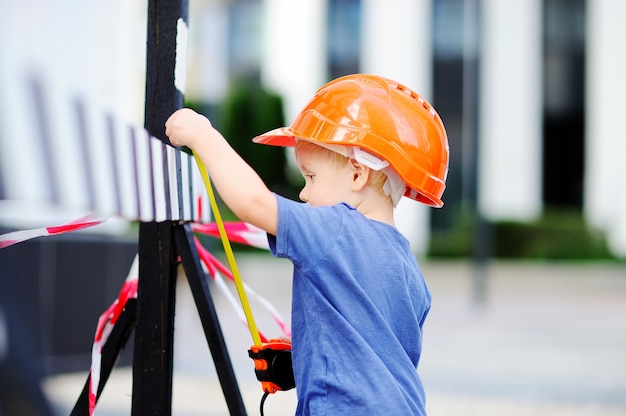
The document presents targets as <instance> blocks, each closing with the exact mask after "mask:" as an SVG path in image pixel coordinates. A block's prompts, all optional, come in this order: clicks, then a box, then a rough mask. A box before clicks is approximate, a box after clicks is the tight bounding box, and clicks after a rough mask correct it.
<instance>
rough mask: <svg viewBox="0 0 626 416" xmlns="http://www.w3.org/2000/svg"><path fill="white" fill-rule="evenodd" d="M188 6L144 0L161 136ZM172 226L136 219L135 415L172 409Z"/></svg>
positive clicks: (176, 96) (156, 131)
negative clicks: (180, 27)
mask: <svg viewBox="0 0 626 416" xmlns="http://www.w3.org/2000/svg"><path fill="white" fill-rule="evenodd" d="M187 12H188V4H187V1H186V0H149V1H148V28H147V55H146V104H145V127H146V129H147V130H148V131H149V132H150V134H151V135H152V136H154V137H157V138H159V139H161V140H162V141H164V142H167V138H166V137H165V121H166V120H167V118H168V117H169V116H170V115H171V114H172V113H173V112H174V111H175V110H177V109H179V108H181V107H182V105H183V94H182V92H181V91H179V90H178V89H177V88H176V87H175V84H174V70H175V67H176V42H177V24H178V21H179V20H180V19H182V20H183V21H186V20H187ZM164 179H165V180H166V189H167V188H168V184H167V178H164ZM142 208H143V207H142ZM153 209H154V207H153ZM174 226H175V225H174V224H173V223H172V222H171V221H165V222H161V223H157V222H142V223H141V224H140V225H139V285H138V292H137V316H136V325H135V350H134V355H133V403H132V414H133V415H170V414H171V411H172V371H173V355H174V354H173V349H174V306H175V293H176V266H177V263H176V261H177V259H176V257H177V254H176V248H175V247H176V246H175V244H174Z"/></svg>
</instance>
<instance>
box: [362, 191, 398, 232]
mask: <svg viewBox="0 0 626 416" xmlns="http://www.w3.org/2000/svg"><path fill="white" fill-rule="evenodd" d="M355 208H356V209H357V210H358V211H359V212H360V213H361V214H363V215H364V216H365V217H366V218H369V219H370V220H375V221H379V222H383V223H385V224H389V225H391V226H392V227H395V226H396V225H395V222H394V220H393V203H392V202H391V199H390V198H389V197H387V196H386V195H382V194H381V193H379V192H375V191H374V192H373V193H369V194H368V195H366V197H365V198H363V199H361V200H360V202H359V203H357V204H356V205H355Z"/></svg>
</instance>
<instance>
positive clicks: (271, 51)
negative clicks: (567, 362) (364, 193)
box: [0, 0, 626, 256]
mask: <svg viewBox="0 0 626 416" xmlns="http://www.w3.org/2000/svg"><path fill="white" fill-rule="evenodd" d="M189 6H190V12H189V45H188V46H189V47H188V60H187V68H186V74H187V79H186V81H187V82H186V94H187V96H188V97H190V98H192V99H194V100H199V101H203V102H209V103H215V104H219V103H220V102H221V100H223V99H224V97H225V95H226V93H227V91H228V89H229V85H230V82H231V81H232V80H233V79H236V78H237V77H238V76H240V75H241V74H245V73H250V72H256V73H259V74H260V78H261V80H262V82H263V84H264V85H265V86H266V87H267V88H269V89H270V90H272V91H274V92H276V93H278V94H280V95H281V96H282V97H283V100H284V105H285V111H286V114H285V116H286V119H287V120H288V121H290V120H292V119H293V118H294V116H295V115H296V114H297V112H298V111H299V109H300V108H302V107H303V106H304V105H305V104H306V102H307V101H308V99H309V98H310V97H311V96H312V94H313V93H314V92H315V90H316V89H317V88H318V87H320V86H321V85H323V84H324V83H325V82H327V81H328V80H330V79H332V78H335V77H337V76H340V75H344V74H346V73H351V72H369V73H377V74H380V75H383V76H387V77H389V78H393V79H396V80H398V81H399V82H402V83H404V84H406V85H408V86H410V87H411V88H413V89H415V90H416V91H418V92H419V93H420V94H422V95H423V96H425V97H426V98H427V99H428V100H429V101H431V103H432V104H433V105H434V106H435V108H437V110H438V112H439V113H440V115H441V116H442V118H443V120H444V123H445V124H446V126H447V130H448V136H449V141H450V146H451V163H450V174H449V177H448V188H447V190H446V193H445V195H444V201H445V202H446V206H445V208H444V209H443V210H431V209H428V208H425V207H421V206H419V205H417V204H412V203H411V202H410V201H405V203H403V204H401V205H400V208H399V214H398V217H399V218H398V223H399V226H400V228H402V231H403V232H405V233H406V234H407V235H408V236H409V239H410V240H411V241H412V243H413V244H414V246H415V247H416V250H417V251H418V252H421V253H423V252H425V247H426V245H427V242H428V233H427V232H424V230H428V229H429V228H430V226H431V225H434V226H438V225H443V226H445V225H446V224H447V223H449V222H450V217H453V216H455V215H457V214H458V212H459V211H460V210H462V209H463V207H467V206H471V207H478V208H479V210H480V213H481V214H482V215H483V216H484V217H485V218H486V219H488V220H491V221H496V220H503V219H510V220H519V221H531V220H533V219H535V218H537V216H538V215H540V214H541V212H542V211H543V210H545V209H546V207H551V206H557V207H561V206H562V207H568V208H573V209H577V210H580V211H581V212H584V214H585V218H586V220H587V221H588V223H589V224H590V225H591V226H592V227H593V228H594V229H596V230H598V231H599V232H602V233H605V234H606V236H607V239H608V242H609V244H610V247H611V249H612V250H613V251H614V252H615V253H616V254H618V255H621V256H626V186H625V182H626V163H623V161H622V160H623V158H624V155H625V154H626V123H623V122H622V113H623V112H624V111H623V110H624V108H625V106H624V104H623V98H622V97H624V96H626V77H624V76H623V74H624V73H626V50H625V49H626V46H625V45H624V44H623V42H622V41H621V39H623V38H624V36H625V35H626V29H624V28H623V27H622V24H621V21H620V17H621V16H624V15H626V3H625V2H623V1H621V0H511V1H502V0H465V1H464V0H419V1H415V0H397V1H394V2H392V3H390V2H389V1H384V0H326V1H320V0H299V1H292V0H190V1H189ZM0 7H1V10H2V11H3V14H4V15H7V16H14V18H11V19H8V21H9V23H8V24H7V25H5V27H4V29H3V30H5V31H10V32H12V33H10V34H9V33H8V34H9V35H14V36H6V37H5V41H4V42H2V43H1V46H2V47H3V51H2V53H3V54H6V52H7V49H8V50H10V51H11V52H12V53H13V59H15V56H17V57H18V58H17V59H23V60H24V61H25V62H26V61H28V62H30V63H32V64H37V65H40V66H43V67H44V68H46V71H47V73H49V76H50V79H52V80H54V82H55V83H57V81H58V80H63V82H62V83H64V84H67V85H68V86H70V87H72V88H73V87H76V88H77V89H79V90H83V91H85V92H86V93H87V95H88V96H89V97H96V98H97V99H98V100H100V101H103V102H104V103H105V104H106V105H109V106H110V107H112V108H116V109H117V110H118V113H120V112H121V113H122V114H124V115H126V117H127V118H128V119H129V120H130V121H135V122H137V123H138V124H142V123H143V120H142V119H141V117H142V114H143V108H142V106H143V92H144V79H143V74H144V73H145V68H144V65H145V58H144V57H145V16H146V8H147V1H146V0H141V1H132V2H129V1H123V0H114V1H110V2H104V3H103V2H100V3H97V2H96V3H94V2H82V1H80V0H59V1H57V2H46V1H43V0H31V1H28V2H19V1H9V2H3V4H2V6H0ZM78 34H79V35H80V36H79V35H78ZM59 88H61V87H59Z"/></svg>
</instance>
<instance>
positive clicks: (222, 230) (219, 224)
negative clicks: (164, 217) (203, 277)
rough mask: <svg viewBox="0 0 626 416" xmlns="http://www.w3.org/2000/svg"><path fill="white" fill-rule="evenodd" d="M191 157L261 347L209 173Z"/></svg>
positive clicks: (253, 333)
mask: <svg viewBox="0 0 626 416" xmlns="http://www.w3.org/2000/svg"><path fill="white" fill-rule="evenodd" d="M193 157H194V158H195V159H196V163H197V164H198V168H199V169H200V174H201V175H202V181H203V182H204V186H205V187H206V190H207V193H208V194H209V201H210V202H211V209H212V210H213V215H214V216H215V223H216V224H217V229H218V230H219V232H220V239H221V240H222V245H223V246H224V251H225V252H226V258H227V259H228V265H229V266H230V271H231V272H232V274H233V280H234V281H235V287H236V288H237V294H238V295H239V300H240V301H241V306H242V307H243V313H244V315H245V316H246V321H247V322H248V329H249V330H250V335H252V341H253V343H254V345H255V346H257V347H258V346H261V345H262V343H261V336H260V335H259V330H258V329H257V327H256V323H255V322H254V316H253V315H252V309H251V308H250V303H249V302H248V296H247V295H246V290H245V289H244V287H243V282H242V281H241V276H240V275H239V269H238V268H237V262H236V261H235V255H234V254H233V248H232V247H231V245H230V241H229V240H228V235H226V228H225V227H224V221H222V216H221V215H220V211H219V209H218V207H217V200H216V199H215V193H214V192H213V187H212V186H211V181H210V180H209V173H208V172H207V170H206V166H204V163H203V162H202V160H200V158H199V157H198V155H197V154H196V153H195V152H194V153H193Z"/></svg>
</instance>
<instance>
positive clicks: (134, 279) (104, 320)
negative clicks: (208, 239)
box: [89, 255, 139, 415]
mask: <svg viewBox="0 0 626 416" xmlns="http://www.w3.org/2000/svg"><path fill="white" fill-rule="evenodd" d="M138 279H139V256H138V255H137V256H135V260H134V261H133V264H132V266H131V268H130V271H129V272H128V276H127V277H126V280H125V281H124V284H123V285H122V289H121V290H120V294H119V296H118V297H117V299H116V300H115V301H114V302H113V304H111V306H109V308H108V309H107V310H106V311H104V313H103V314H102V315H100V318H99V319H98V326H97V327H96V334H95V336H94V339H93V347H92V349H91V369H90V371H89V414H90V415H93V413H94V410H95V408H96V393H97V391H98V385H99V384H100V368H101V359H102V347H103V346H104V345H105V344H106V342H107V339H108V338H109V335H110V334H111V331H112V330H113V327H115V324H116V322H117V320H118V318H119V317H120V315H121V314H122V311H123V310H124V308H125V307H126V302H127V301H128V299H133V298H136V297H137V284H138V281H139V280H138Z"/></svg>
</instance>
